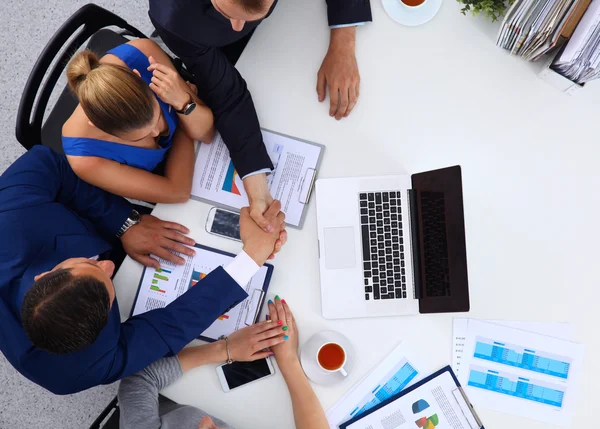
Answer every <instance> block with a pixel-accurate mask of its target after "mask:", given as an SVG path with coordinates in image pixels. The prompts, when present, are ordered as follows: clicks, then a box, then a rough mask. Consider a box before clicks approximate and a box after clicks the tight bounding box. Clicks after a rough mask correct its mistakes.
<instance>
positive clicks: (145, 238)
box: [121, 215, 196, 268]
mask: <svg viewBox="0 0 600 429" xmlns="http://www.w3.org/2000/svg"><path fill="white" fill-rule="evenodd" d="M189 232H190V231H189V230H188V229H187V228H186V227H185V226H183V225H180V224H178V223H175V222H165V221H162V220H160V219H158V218H156V217H154V216H152V215H142V217H141V220H140V223H138V224H137V225H134V226H132V227H131V228H129V229H128V230H127V231H126V232H125V234H123V235H122V236H121V242H122V244H123V249H125V252H127V254H128V255H129V256H131V258H132V259H134V260H136V261H138V262H139V263H140V264H143V265H145V266H147V267H154V268H160V264H159V263H158V261H157V260H156V259H154V258H151V257H150V255H151V254H152V255H156V256H158V257H159V258H162V259H166V260H167V261H169V262H172V263H174V264H178V265H183V264H184V263H185V260H184V259H183V258H181V257H179V256H177V255H174V254H173V253H172V252H177V253H183V254H185V255H188V256H194V254H195V253H196V252H194V250H192V249H190V248H189V247H186V246H184V245H183V244H187V245H188V246H193V245H194V244H195V241H194V240H192V239H191V238H189V237H186V236H185V235H183V234H187V233H189ZM181 243H183V244H181Z"/></svg>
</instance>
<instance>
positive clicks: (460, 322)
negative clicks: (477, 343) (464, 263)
mask: <svg viewBox="0 0 600 429" xmlns="http://www.w3.org/2000/svg"><path fill="white" fill-rule="evenodd" d="M471 320H475V319H467V318H458V317H457V318H455V319H454V326H453V331H452V332H453V333H452V335H453V338H454V344H453V348H452V369H453V370H454V373H455V374H456V375H458V373H459V371H460V367H461V363H462V359H463V353H464V351H465V341H466V339H467V331H468V330H469V321H471ZM484 322H487V323H495V324H496V325H501V326H508V327H509V328H515V329H521V330H523V331H529V332H535V333H536V334H542V335H547V336H549V337H554V338H560V339H561V340H567V341H571V340H572V339H573V329H572V326H571V325H570V324H569V323H558V322H550V323H547V322H519V321H509V320H484Z"/></svg>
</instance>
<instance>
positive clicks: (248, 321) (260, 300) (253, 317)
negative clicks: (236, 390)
mask: <svg viewBox="0 0 600 429" xmlns="http://www.w3.org/2000/svg"><path fill="white" fill-rule="evenodd" d="M194 247H196V248H198V249H202V250H206V251H208V252H211V253H216V254H219V255H224V256H229V257H231V258H235V256H236V255H234V254H233V253H229V252H224V251H222V250H219V249H214V248H212V247H208V246H203V245H201V244H195V245H194ZM263 266H264V267H266V268H267V274H266V276H265V279H264V281H263V284H262V288H261V289H259V288H254V289H252V290H250V291H248V298H246V299H245V300H244V301H242V302H245V301H246V300H248V299H250V302H251V303H252V302H254V299H255V298H257V299H256V301H255V302H256V304H255V305H253V306H252V307H249V308H248V309H247V311H246V314H245V315H243V319H244V322H243V324H244V325H246V326H251V325H254V324H255V323H256V322H257V321H258V320H259V318H260V315H261V311H262V308H263V304H264V302H265V297H266V295H267V290H268V289H269V285H270V283H271V277H272V276H273V269H274V267H273V265H271V264H264V265H263ZM146 270H148V267H144V271H142V275H141V277H140V282H139V284H138V287H137V291H136V293H135V298H134V299H133V305H132V306H131V312H130V313H129V317H133V313H134V310H135V307H136V303H137V300H138V298H139V295H140V290H141V288H142V283H143V280H144V275H145V273H146ZM181 296H183V295H181ZM175 299H177V298H175ZM171 302H172V301H171ZM240 304H241V303H240ZM240 304H238V305H240ZM167 305H168V304H167ZM230 310H231V308H230V309H228V310H227V311H226V312H225V313H227V312H228V311H230ZM139 314H141V313H139ZM240 329H241V327H240ZM197 338H198V339H199V340H202V341H206V342H209V343H212V342H215V341H218V338H211V337H207V336H203V335H200V336H198V337H197Z"/></svg>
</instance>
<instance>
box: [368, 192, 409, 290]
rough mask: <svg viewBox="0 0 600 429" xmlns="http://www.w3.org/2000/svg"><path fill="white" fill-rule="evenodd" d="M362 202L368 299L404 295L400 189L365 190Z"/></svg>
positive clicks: (404, 279)
mask: <svg viewBox="0 0 600 429" xmlns="http://www.w3.org/2000/svg"><path fill="white" fill-rule="evenodd" d="M359 204H360V225H361V234H362V245H363V272H364V285H365V299H366V300H367V301H368V300H370V299H375V300H379V299H404V298H406V272H405V260H404V241H403V234H402V204H401V192H395V191H392V192H389V191H388V192H364V193H361V194H359Z"/></svg>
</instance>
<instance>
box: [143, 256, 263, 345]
mask: <svg viewBox="0 0 600 429" xmlns="http://www.w3.org/2000/svg"><path fill="white" fill-rule="evenodd" d="M194 250H195V251H196V254H195V255H194V256H192V257H190V256H187V255H184V254H181V253H177V255H178V256H180V257H182V258H184V259H185V264H184V265H175V264H173V263H171V262H169V261H166V260H164V259H161V258H158V257H156V256H153V257H154V258H155V259H157V260H158V261H159V262H160V266H161V267H160V268H157V269H155V268H149V267H147V268H146V269H145V270H144V274H143V275H142V280H141V282H140V287H139V291H138V296H137V299H136V301H135V303H134V307H133V314H132V316H135V315H138V314H141V313H145V312H146V311H150V310H154V309H156V308H163V307H165V306H167V305H168V304H170V303H171V302H173V301H174V300H175V299H176V298H178V297H180V296H181V295H183V294H184V293H185V292H187V291H188V289H190V288H192V287H194V286H196V284H197V283H198V282H199V281H201V280H202V279H203V278H204V277H206V275H208V274H209V273H210V272H211V271H212V270H214V269H215V268H217V267H219V266H223V265H225V264H227V263H229V262H230V261H231V260H232V259H233V257H231V256H228V255H222V254H220V253H216V252H213V251H211V250H206V249H201V248H198V247H195V248H194ZM267 273H268V268H267V267H264V266H263V267H261V268H260V271H259V272H258V273H256V274H255V275H254V277H252V279H251V280H250V282H248V284H247V285H245V287H244V289H245V290H246V292H247V293H248V295H249V296H248V298H246V299H245V300H244V301H242V302H241V303H239V304H238V305H236V306H235V307H234V308H232V309H231V310H230V311H229V312H227V313H225V314H223V315H221V316H219V318H218V319H217V320H215V322H214V323H213V324H212V325H210V326H209V327H208V328H207V329H206V330H205V331H204V332H203V333H202V335H201V337H205V338H206V339H210V340H217V339H218V338H219V337H220V336H221V335H230V334H231V333H233V332H235V331H237V330H238V329H241V328H243V327H245V326H249V325H252V324H253V323H254V316H255V315H256V313H257V311H258V307H259V306H260V303H261V301H262V290H263V285H264V283H265V280H266V277H267Z"/></svg>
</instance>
